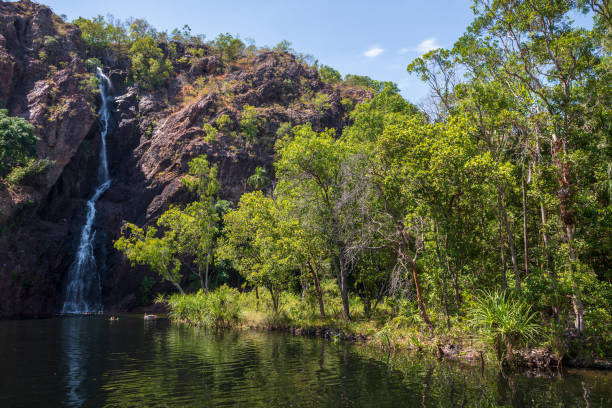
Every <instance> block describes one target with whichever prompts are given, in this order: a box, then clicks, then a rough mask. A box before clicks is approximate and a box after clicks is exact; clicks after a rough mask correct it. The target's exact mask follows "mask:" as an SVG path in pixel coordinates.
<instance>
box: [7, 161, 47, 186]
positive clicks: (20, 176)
mask: <svg viewBox="0 0 612 408" xmlns="http://www.w3.org/2000/svg"><path fill="white" fill-rule="evenodd" d="M51 164H53V161H51V160H47V159H41V160H37V159H30V160H28V162H27V163H26V164H25V165H24V166H17V167H15V168H13V170H11V172H10V173H9V175H8V177H7V180H8V182H9V183H11V184H12V185H13V186H18V185H35V184H36V183H38V176H39V175H40V174H41V173H42V172H43V171H45V170H46V169H47V168H48V167H49V166H50V165H51Z"/></svg>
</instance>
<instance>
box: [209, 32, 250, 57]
mask: <svg viewBox="0 0 612 408" xmlns="http://www.w3.org/2000/svg"><path fill="white" fill-rule="evenodd" d="M212 46H213V47H215V48H216V49H217V51H218V53H219V57H220V58H221V60H222V61H223V62H225V63H228V62H231V61H234V60H235V59H237V58H238V57H239V56H240V55H242V53H243V52H244V49H245V45H244V43H243V42H242V41H241V40H240V38H237V37H233V36H232V35H231V34H229V33H225V34H219V35H218V36H217V38H215V40H214V41H213V42H212Z"/></svg>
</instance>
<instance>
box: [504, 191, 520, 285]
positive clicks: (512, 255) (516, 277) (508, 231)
mask: <svg viewBox="0 0 612 408" xmlns="http://www.w3.org/2000/svg"><path fill="white" fill-rule="evenodd" d="M504 198H505V197H504V194H503V193H500V195H499V202H500V205H501V213H502V218H503V220H504V225H505V227H506V236H507V238H508V247H509V248H510V258H511V259H512V269H513V270H514V281H515V285H516V289H517V290H521V279H520V277H519V270H518V261H517V260H516V251H515V250H514V239H513V237H512V230H511V229H510V223H509V222H508V213H507V212H506V204H505V203H504Z"/></svg>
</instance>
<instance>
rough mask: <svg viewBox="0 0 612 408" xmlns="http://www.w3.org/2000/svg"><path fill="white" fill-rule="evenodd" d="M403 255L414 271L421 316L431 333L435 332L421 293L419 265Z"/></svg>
mask: <svg viewBox="0 0 612 408" xmlns="http://www.w3.org/2000/svg"><path fill="white" fill-rule="evenodd" d="M401 256H403V257H404V261H405V262H406V264H408V266H409V267H410V270H411V272H412V279H413V280H414V288H415V290H416V295H417V304H418V306H419V311H420V312H421V318H422V319H423V321H424V322H425V324H426V325H427V327H428V328H429V331H430V332H431V334H433V331H434V327H433V324H431V320H429V316H428V315H427V310H426V309H425V303H424V302H423V295H422V294H421V284H420V283H419V271H418V266H417V264H416V262H415V261H414V260H413V259H411V258H409V257H407V256H406V255H405V254H404V255H401Z"/></svg>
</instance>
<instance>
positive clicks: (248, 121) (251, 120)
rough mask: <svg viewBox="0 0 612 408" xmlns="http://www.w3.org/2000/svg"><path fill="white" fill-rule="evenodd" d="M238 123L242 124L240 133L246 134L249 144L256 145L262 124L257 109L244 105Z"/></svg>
mask: <svg viewBox="0 0 612 408" xmlns="http://www.w3.org/2000/svg"><path fill="white" fill-rule="evenodd" d="M238 123H239V124H240V131H241V132H242V134H244V136H245V138H246V140H247V141H248V142H249V143H255V141H256V139H257V134H258V133H259V124H260V119H259V114H258V113H257V109H255V107H254V106H251V105H244V107H243V108H242V113H241V114H240V119H239V120H238Z"/></svg>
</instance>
